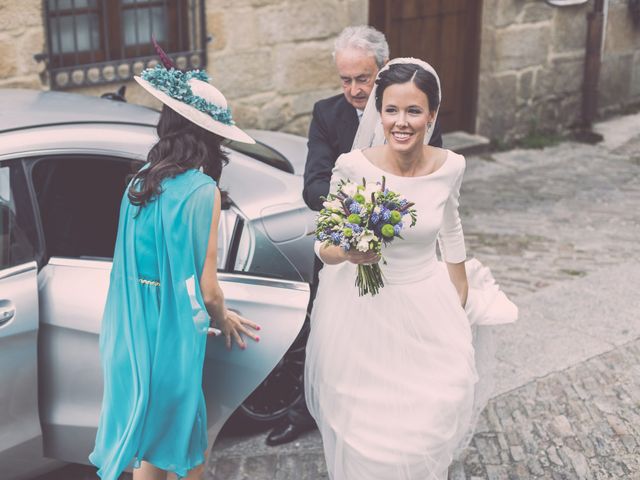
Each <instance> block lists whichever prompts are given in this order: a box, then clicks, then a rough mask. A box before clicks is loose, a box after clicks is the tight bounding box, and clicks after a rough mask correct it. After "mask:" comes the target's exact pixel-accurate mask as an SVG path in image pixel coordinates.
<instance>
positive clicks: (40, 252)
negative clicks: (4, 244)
mask: <svg viewBox="0 0 640 480" xmlns="http://www.w3.org/2000/svg"><path fill="white" fill-rule="evenodd" d="M13 166H15V168H17V169H19V170H21V172H22V178H23V180H24V186H25V187H26V192H24V198H23V199H22V201H23V202H25V205H24V208H25V209H27V210H28V211H29V212H30V214H31V220H32V221H33V222H34V225H33V228H32V231H31V232H25V235H26V236H27V238H28V239H29V240H30V241H31V242H32V248H33V254H32V258H31V259H29V260H25V261H23V262H21V263H19V264H17V265H21V264H24V263H27V262H28V261H36V262H37V263H38V266H40V265H41V261H42V258H43V256H44V240H43V239H44V237H43V235H42V229H41V226H40V221H39V217H38V210H37V205H36V204H35V203H34V202H35V196H34V192H33V189H32V188H31V182H30V177H29V173H28V171H27V168H26V165H25V162H24V160H23V159H22V158H19V157H17V158H16V157H9V158H4V159H3V158H0V168H3V167H9V168H11V167H13ZM9 189H10V190H11V191H13V189H12V186H11V184H10V185H9ZM15 266H16V265H13V266H11V265H10V266H7V267H3V266H2V265H1V264H0V270H5V269H7V268H13V267H15Z"/></svg>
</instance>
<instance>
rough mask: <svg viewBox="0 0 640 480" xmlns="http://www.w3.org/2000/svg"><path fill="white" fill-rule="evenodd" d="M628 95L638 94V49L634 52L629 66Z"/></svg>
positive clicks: (639, 54) (639, 76)
mask: <svg viewBox="0 0 640 480" xmlns="http://www.w3.org/2000/svg"><path fill="white" fill-rule="evenodd" d="M629 95H630V96H631V97H632V98H633V97H639V96H640V51H638V52H636V54H635V55H634V59H633V66H632V67H631V91H630V92H629Z"/></svg>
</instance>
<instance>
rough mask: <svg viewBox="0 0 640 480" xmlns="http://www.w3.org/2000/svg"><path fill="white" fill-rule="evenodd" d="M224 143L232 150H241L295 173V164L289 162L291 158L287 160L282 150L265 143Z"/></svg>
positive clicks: (264, 161) (243, 152)
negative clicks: (279, 150)
mask: <svg viewBox="0 0 640 480" xmlns="http://www.w3.org/2000/svg"><path fill="white" fill-rule="evenodd" d="M224 145H225V146H226V147H228V148H230V149H231V150H235V151H236V152H240V153H242V154H244V155H247V156H248V157H251V158H253V159H255V160H258V161H259V162H262V163H266V164H267V165H270V166H272V167H274V168H277V169H278V170H282V171H283V172H287V173H293V165H291V162H289V160H287V158H286V157H285V156H284V155H282V154H281V153H280V152H278V151H276V150H274V149H273V148H271V147H268V146H267V145H265V144H264V143H261V142H256V143H254V144H251V143H242V142H235V141H233V140H227V141H225V144H224Z"/></svg>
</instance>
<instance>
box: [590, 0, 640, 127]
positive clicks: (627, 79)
mask: <svg viewBox="0 0 640 480" xmlns="http://www.w3.org/2000/svg"><path fill="white" fill-rule="evenodd" d="M627 3H628V2H627V0H609V14H608V20H607V29H606V36H605V42H604V55H603V58H602V68H601V71H600V80H599V81H600V97H599V98H598V100H599V111H600V113H602V114H606V115H608V114H611V113H617V112H620V111H624V110H625V109H627V108H629V107H635V106H637V105H640V25H638V26H634V25H633V22H632V21H631V16H630V15H629V11H628V6H627Z"/></svg>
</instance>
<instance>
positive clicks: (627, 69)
mask: <svg viewBox="0 0 640 480" xmlns="http://www.w3.org/2000/svg"><path fill="white" fill-rule="evenodd" d="M632 66H633V56H632V55H615V56H609V57H606V56H605V57H604V59H603V61H602V67H601V69H600V80H599V83H598V94H599V97H598V108H607V107H610V106H613V105H619V104H623V103H624V102H625V101H627V100H628V99H629V97H630V95H629V94H630V91H631V78H632Z"/></svg>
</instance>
